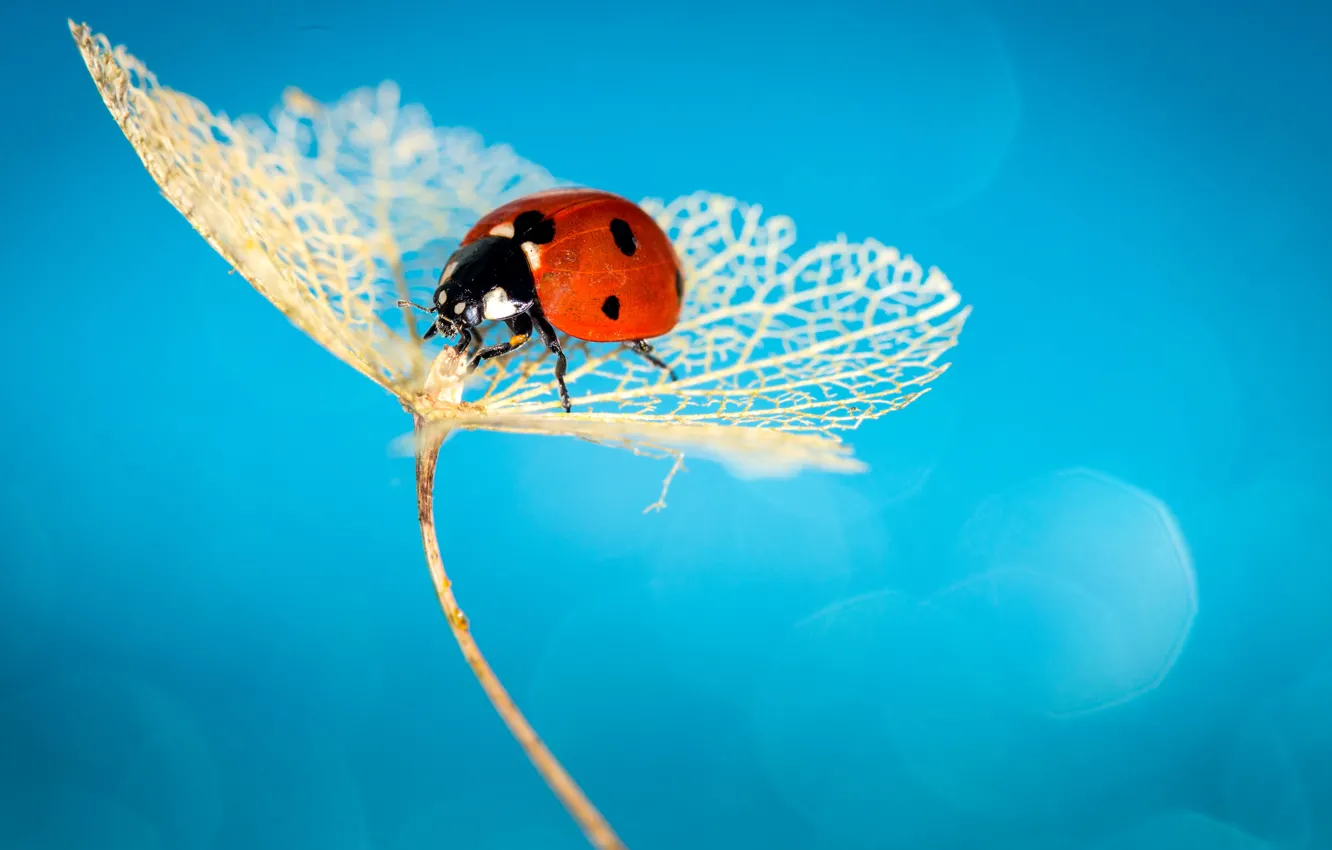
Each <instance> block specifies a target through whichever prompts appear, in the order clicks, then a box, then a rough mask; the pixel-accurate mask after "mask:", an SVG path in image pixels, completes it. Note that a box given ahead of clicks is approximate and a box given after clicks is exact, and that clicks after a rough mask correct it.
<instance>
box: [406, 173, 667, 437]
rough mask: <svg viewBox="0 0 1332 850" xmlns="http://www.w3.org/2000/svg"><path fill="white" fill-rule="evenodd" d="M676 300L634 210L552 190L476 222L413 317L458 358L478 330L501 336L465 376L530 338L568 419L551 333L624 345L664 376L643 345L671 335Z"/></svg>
mask: <svg viewBox="0 0 1332 850" xmlns="http://www.w3.org/2000/svg"><path fill="white" fill-rule="evenodd" d="M683 298H684V278H683V275H682V273H681V268H680V261H679V259H678V258H677V257H676V254H675V250H674V248H673V247H672V246H671V242H670V240H669V239H668V238H667V236H666V234H665V233H664V232H663V231H662V229H661V228H660V227H659V226H658V225H657V223H656V222H655V221H653V220H652V217H651V216H649V215H648V214H647V213H646V212H644V211H643V210H642V209H640V208H639V207H638V205H637V204H635V203H633V202H632V201H629V200H626V199H625V198H622V197H620V196H619V195H613V194H611V193H610V192H602V191H599V190H596V189H552V190H550V191H546V192H537V193H535V194H532V195H527V196H526V197H523V198H519V199H518V200H516V201H511V202H509V203H507V204H504V205H503V206H501V207H499V208H498V209H496V210H494V211H492V212H490V213H489V214H487V215H486V216H484V217H483V218H482V219H481V220H480V221H478V222H477V223H476V225H475V226H473V227H472V229H471V230H470V231H468V233H467V235H466V236H464V237H463V240H462V244H461V245H460V246H459V247H458V250H457V251H455V252H454V253H453V255H452V256H451V257H449V259H448V262H447V263H445V264H444V270H443V271H442V272H441V273H440V276H439V285H438V287H437V288H436V289H435V296H434V299H433V302H432V304H431V306H429V307H420V309H422V310H426V311H428V312H431V313H435V314H436V317H435V322H434V324H432V325H431V326H430V329H429V330H427V331H426V333H425V338H426V339H429V338H430V337H432V336H434V335H436V334H442V335H446V336H450V335H455V334H456V335H457V337H458V341H457V343H456V344H455V345H454V348H455V350H456V351H458V353H459V354H462V353H466V352H469V351H471V350H472V348H473V346H474V345H476V344H477V343H479V341H480V336H479V335H478V334H476V333H475V332H474V331H473V328H474V327H476V326H477V325H479V324H481V323H482V322H486V321H503V322H504V323H505V324H507V325H508V326H509V330H510V332H511V333H512V336H510V337H509V339H508V341H507V342H501V343H498V344H496V345H491V346H486V347H485V348H481V349H480V350H478V351H476V352H474V353H473V354H472V356H471V358H470V360H469V362H468V367H467V368H468V371H469V372H470V371H471V370H472V369H475V368H476V366H477V364H479V363H480V362H481V361H482V360H486V359H488V358H491V357H498V356H500V355H502V354H507V353H509V352H510V351H513V350H514V349H516V348H519V347H520V346H522V345H524V344H525V343H526V342H527V341H528V340H529V339H531V337H532V332H533V330H535V331H536V333H538V334H539V335H540V336H541V341H542V342H543V343H545V345H546V347H547V348H549V349H550V351H551V353H553V354H554V355H555V357H556V362H555V379H556V380H557V381H558V382H559V386H560V402H561V403H562V404H563V405H564V410H565V412H566V413H567V412H568V411H569V409H570V403H569V391H568V389H567V388H566V387H565V385H564V372H565V368H566V365H567V364H566V360H565V356H564V352H563V350H562V349H561V347H560V341H559V338H558V337H557V336H556V334H555V332H556V331H557V330H559V331H563V332H564V333H565V334H568V335H569V336H571V337H574V338H576V339H582V340H587V341H589V342H622V343H625V344H627V345H628V346H629V347H630V348H631V349H632V350H633V351H634V352H636V353H638V354H640V355H642V356H643V357H644V358H646V359H647V360H648V361H650V362H651V363H652V364H653V365H655V366H657V367H659V368H661V369H664V370H667V371H668V372H669V371H670V370H669V367H668V366H667V365H666V364H665V363H663V362H662V361H661V360H660V359H659V358H657V357H656V356H654V355H653V354H652V346H650V345H648V343H647V340H648V339H650V338H652V337H657V336H661V335H662V334H665V333H667V332H668V331H670V330H671V328H673V327H675V323H676V322H677V321H678V320H679V318H680V304H681V301H682V300H683ZM400 303H403V304H404V305H405V304H406V302H400ZM416 306H419V305H416ZM671 377H672V378H674V377H675V375H674V374H673V373H672V374H671Z"/></svg>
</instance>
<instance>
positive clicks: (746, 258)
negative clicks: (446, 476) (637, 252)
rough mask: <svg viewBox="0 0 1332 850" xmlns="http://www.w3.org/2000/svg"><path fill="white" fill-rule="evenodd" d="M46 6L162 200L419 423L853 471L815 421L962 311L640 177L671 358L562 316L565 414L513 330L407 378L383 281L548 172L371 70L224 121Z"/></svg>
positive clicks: (950, 325)
mask: <svg viewBox="0 0 1332 850" xmlns="http://www.w3.org/2000/svg"><path fill="white" fill-rule="evenodd" d="M70 26H71V30H72V32H73V33H74V36H75V39H76V40H77V42H78V45H79V49H80V51H81V52H82V54H83V56H84V59H85V61H86V62H87V65H88V68H89V71H90V72H91V73H92V75H93V79H94V80H95V82H96V83H97V86H98V89H99V90H100V92H101V94H102V97H103V99H104V101H105V102H106V105H107V107H108V108H109V109H110V110H111V113H112V115H113V116H114V117H115V119H116V121H117V123H119V125H120V127H121V129H122V130H123V131H124V133H125V135H126V137H127V138H128V139H129V140H130V142H131V144H133V145H134V148H135V150H136V151H137V152H138V154H139V156H140V158H141V159H142V160H143V162H144V165H145V166H146V167H147V168H148V171H149V172H150V173H151V174H152V176H153V178H154V179H155V180H156V181H157V183H158V184H159V186H160V187H161V188H162V192H163V194H164V195H166V197H167V198H168V199H169V200H170V201H171V203H172V204H174V205H175V206H176V208H177V209H178V210H180V211H181V213H182V214H184V215H185V217H186V218H187V219H189V221H190V223H191V224H192V225H193V226H194V227H195V229H196V230H198V231H199V232H200V233H201V234H202V235H203V236H204V238H205V239H207V240H208V241H209V243H210V244H211V245H212V246H213V247H214V248H215V249H216V250H217V251H218V252H219V253H220V254H222V256H223V257H225V258H226V259H227V260H228V261H229V262H230V263H232V265H234V266H235V267H236V268H237V269H238V270H239V271H240V272H241V274H243V275H244V276H245V278H246V279H247V280H249V281H250V283H251V284H252V285H253V286H254V287H255V289H257V290H258V291H259V292H260V293H262V294H263V295H264V296H265V297H267V298H268V299H269V300H270V301H272V302H273V304H274V305H276V306H277V307H278V309H280V310H281V311H282V312H283V313H284V314H285V315H286V316H287V317H288V318H289V319H290V320H291V321H292V323H293V324H295V325H296V326H297V327H299V328H301V329H302V330H304V331H305V332H306V333H307V334H309V335H310V336H311V337H313V338H314V339H315V340H316V341H317V342H319V343H320V344H321V345H323V346H324V347H326V348H328V349H329V350H330V351H332V352H333V353H334V354H335V355H337V356H338V357H340V358H341V359H342V360H344V361H346V362H347V363H349V364H351V365H352V366H353V367H354V368H356V369H357V370H359V371H360V372H362V373H363V374H365V375H366V376H367V377H369V378H371V379H372V380H374V381H376V382H377V383H379V384H380V385H382V386H383V387H385V388H386V389H387V390H389V391H390V392H392V393H394V394H395V395H397V396H398V397H399V399H400V400H401V401H402V403H403V405H404V407H406V408H407V409H408V410H410V411H412V412H413V413H417V414H420V415H422V416H424V417H426V418H428V419H431V420H435V421H437V422H439V423H440V425H439V427H441V428H459V429H466V430H475V429H488V430H495V431H506V432H516V433H535V434H551V435H566V436H576V437H581V438H583V439H589V440H593V441H595V442H600V443H605V444H609V445H621V446H625V447H630V448H638V449H641V450H647V451H649V452H651V451H661V452H665V453H667V454H672V455H675V456H677V457H678V456H679V455H680V453H681V452H687V453H690V454H700V455H703V456H708V457H713V458H717V459H720V460H722V461H724V462H727V463H728V464H729V465H730V466H731V467H732V468H734V469H737V470H739V471H742V472H746V473H749V474H786V473H790V472H793V471H797V470H799V469H802V468H820V469H827V470H832V471H843V472H848V471H855V470H859V469H861V468H863V467H862V465H861V464H859V463H858V462H856V461H854V460H853V459H852V458H851V457H850V450H849V448H848V447H847V446H846V445H845V444H844V443H843V442H842V441H841V440H840V438H839V437H838V436H837V434H836V432H838V431H842V430H845V429H850V428H855V427H857V426H858V425H859V424H860V423H861V422H863V421H865V420H867V419H873V418H876V417H879V416H882V415H883V414H885V413H887V412H889V411H892V410H897V409H900V408H902V407H904V406H906V405H907V404H909V403H911V402H912V401H914V400H915V399H916V398H918V397H919V396H920V394H921V393H922V392H923V391H924V390H925V389H926V388H927V385H928V384H929V383H930V382H931V381H933V380H934V379H935V378H936V377H938V376H939V375H940V374H941V373H942V372H943V371H944V370H945V369H946V368H947V364H945V363H943V362H942V361H941V357H942V355H943V354H944V352H946V351H947V350H948V349H949V348H951V347H952V346H953V345H955V344H956V343H957V339H958V335H959V333H960V332H961V330H962V327H963V324H964V323H965V321H966V318H967V315H968V313H969V308H966V307H964V306H963V305H962V303H961V299H960V297H959V296H958V294H957V293H956V292H955V291H954V290H953V288H952V285H951V284H950V283H949V281H948V279H947V278H946V277H945V276H944V275H943V273H942V272H940V271H939V270H938V269H935V268H930V269H928V270H926V269H924V268H923V267H921V266H920V265H919V264H918V263H917V262H916V261H915V260H913V259H912V258H910V257H909V256H908V257H903V256H902V255H901V254H899V253H898V251H897V250H896V249H893V248H890V247H887V246H884V245H882V244H880V243H878V242H874V241H867V242H863V243H857V242H848V241H847V240H846V239H845V238H839V239H838V240H836V241H833V242H825V243H822V244H818V245H815V246H814V247H812V248H810V249H809V250H807V251H804V252H803V253H797V252H796V251H795V244H796V235H795V226H794V224H793V223H792V222H791V220H790V219H789V218H786V217H784V216H768V217H766V218H765V217H764V215H763V213H762V210H761V208H760V207H758V206H754V205H748V204H744V203H741V202H739V201H736V200H735V199H732V198H727V197H724V196H720V195H715V194H708V193H702V192H700V193H696V194H692V195H688V196H685V197H682V198H679V199H677V200H675V201H672V202H670V203H663V202H661V201H658V200H655V199H647V200H645V201H643V202H642V206H643V207H644V209H646V210H647V211H648V212H649V213H650V214H652V215H654V216H655V217H656V218H657V220H658V221H659V222H660V223H661V224H662V226H663V227H664V228H665V229H666V230H667V232H668V234H669V235H670V236H671V239H672V241H673V242H674V244H675V246H676V248H677V251H678V252H679V255H680V257H681V259H682V260H683V262H684V265H685V268H686V269H687V274H688V278H687V282H686V288H687V294H686V305H685V311H684V314H683V315H682V317H681V321H680V323H679V325H678V326H677V327H676V328H675V330H674V331H672V332H671V333H670V334H669V335H667V336H665V337H663V338H661V339H658V340H654V341H653V343H654V345H655V346H656V348H657V353H658V354H659V356H661V357H662V358H663V359H665V360H666V361H667V362H668V363H670V364H671V365H672V366H673V367H674V369H675V371H676V373H677V374H678V380H675V381H672V382H667V381H666V376H665V375H664V374H663V373H662V372H661V371H660V370H658V369H656V368H654V367H652V366H651V365H649V364H647V363H645V362H644V361H642V360H641V359H640V358H637V357H635V356H633V355H632V354H629V353H628V352H626V351H625V350H624V348H623V347H621V346H617V345H608V344H599V343H586V342H582V341H579V340H572V339H566V340H565V344H566V351H567V353H568V356H569V372H568V376H567V381H568V384H569V387H570V392H571V394H572V396H573V402H574V412H573V413H572V414H564V413H563V412H561V411H560V408H559V399H558V394H557V390H556V384H555V381H554V376H553V373H552V369H551V366H552V364H551V362H550V356H549V354H548V353H547V352H546V351H544V350H543V349H541V348H540V347H539V346H537V345H528V346H526V347H525V348H523V349H520V350H519V351H518V352H515V353H514V354H512V355H509V356H507V357H504V358H497V359H496V360H491V361H488V362H487V363H486V364H484V366H483V368H481V369H480V370H478V371H477V373H475V374H474V375H472V376H471V377H470V378H469V379H467V386H466V387H465V388H459V387H457V386H455V385H453V384H452V383H450V382H445V383H449V384H450V385H449V388H448V389H447V391H444V390H442V389H441V387H442V385H441V384H439V383H438V382H436V383H435V384H434V385H430V386H428V385H427V383H428V382H427V377H428V376H429V375H430V374H431V369H432V363H433V367H434V369H435V374H436V376H438V375H439V373H440V369H441V368H444V369H445V371H449V370H454V369H455V367H456V366H457V365H458V364H457V363H455V362H453V361H451V360H449V359H448V358H449V357H451V353H449V352H448V350H447V349H444V354H442V355H441V354H438V353H437V352H439V351H440V350H441V349H440V346H439V344H438V343H430V344H426V345H423V344H422V343H421V341H420V336H419V331H420V330H421V328H420V327H419V323H420V320H419V319H418V318H417V317H416V316H413V315H412V313H411V311H410V308H408V309H407V310H406V311H404V310H403V309H402V308H400V307H398V306H396V302H397V301H398V300H399V299H404V298H406V299H411V300H416V301H418V302H421V301H428V300H429V299H430V295H431V293H432V291H433V289H434V285H435V278H436V276H437V274H438V272H439V270H440V268H441V267H442V266H443V265H444V260H445V259H446V258H447V257H448V255H449V254H450V253H451V252H452V250H453V249H454V248H455V247H456V246H457V244H458V241H459V239H460V238H461V237H462V235H463V234H464V233H465V232H466V230H467V228H468V227H469V226H470V224H471V223H472V222H474V221H475V220H476V219H477V218H479V217H480V216H481V215H482V214H483V213H485V212H487V211H489V210H490V209H492V208H494V207H495V206H498V205H499V204H502V203H504V202H506V201H508V200H511V199H513V198H516V197H519V196H521V195H525V194H528V193H530V192H533V191H537V190H540V189H546V188H550V187H552V186H556V185H566V184H562V183H561V182H560V181H557V180H556V179H554V178H553V177H552V176H551V175H550V174H549V173H548V172H546V171H545V170H544V169H541V168H540V167H538V166H536V165H534V164H532V163H530V162H527V161H526V160H523V159H522V158H520V157H519V156H517V155H516V154H515V153H514V152H513V151H512V150H511V149H509V148H508V147H506V146H503V145H495V146H487V145H485V144H484V143H483V142H482V141H481V139H480V138H479V137H478V136H477V135H476V134H475V133H473V132H471V131H467V130H458V129H444V128H437V127H434V126H433V125H432V124H431V121H430V118H429V116H428V115H427V114H426V113H425V111H424V110H423V109H422V108H420V107H419V106H403V105H401V104H400V103H399V99H398V91H397V88H396V87H395V86H394V85H393V84H392V83H384V84H382V85H380V86H379V87H378V88H375V89H363V90H359V91H356V92H352V93H351V94H349V95H347V96H346V97H344V98H342V99H341V100H340V101H338V102H337V103H334V104H331V105H326V104H321V103H318V102H316V101H315V100H313V99H312V98H310V97H309V96H308V95H305V94H304V93H302V92H300V91H298V90H296V89H288V90H287V92H285V93H284V96H283V100H282V104H281V105H280V106H279V107H278V108H277V109H275V110H274V112H273V114H272V115H271V116H270V118H269V119H268V120H263V119H260V118H257V117H244V118H240V119H235V120H232V119H228V118H227V117H226V116H225V115H222V114H214V113H212V112H210V111H209V110H208V108H207V107H206V106H204V105H203V104H202V103H200V102H199V101H197V100H195V99H193V98H191V97H189V96H187V95H184V94H182V93H179V92H176V91H173V90H171V89H169V88H165V87H163V86H161V85H159V84H158V83H157V81H156V79H155V78H154V77H153V75H152V74H151V73H150V72H149V71H148V70H147V69H146V68H145V67H144V66H143V65H142V64H141V63H140V62H139V61H138V60H136V59H135V58H134V57H133V56H131V55H129V54H128V53H127V52H126V51H125V50H124V49H123V48H121V47H116V48H112V47H111V46H110V45H109V43H108V42H107V41H106V39H105V38H104V37H102V36H94V35H92V34H91V33H90V32H89V30H88V29H87V28H86V27H83V26H76V25H74V24H73V23H71V25H70ZM490 330H491V333H493V334H495V335H496V336H495V337H494V338H498V336H499V335H503V334H507V330H506V329H504V328H492V329H490ZM439 357H443V358H444V360H445V362H443V363H442V364H441V363H440V362H434V361H436V358H439ZM457 377H459V376H456V375H455V376H454V378H457ZM452 380H453V379H451V381H452ZM736 426H745V427H736Z"/></svg>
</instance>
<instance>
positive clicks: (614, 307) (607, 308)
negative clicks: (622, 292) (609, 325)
mask: <svg viewBox="0 0 1332 850" xmlns="http://www.w3.org/2000/svg"><path fill="white" fill-rule="evenodd" d="M601 312H603V313H605V314H606V318H608V319H610V320H611V321H612V322H613V321H615V320H616V319H618V318H620V299H618V298H616V297H615V296H614V295H612V296H610V297H608V298H607V299H606V300H605V301H602V302H601Z"/></svg>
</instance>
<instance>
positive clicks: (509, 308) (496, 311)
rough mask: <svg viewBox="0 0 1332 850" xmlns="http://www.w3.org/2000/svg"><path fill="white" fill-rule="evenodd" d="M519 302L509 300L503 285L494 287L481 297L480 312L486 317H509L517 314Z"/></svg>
mask: <svg viewBox="0 0 1332 850" xmlns="http://www.w3.org/2000/svg"><path fill="white" fill-rule="evenodd" d="M520 306H521V305H519V304H516V303H514V302H513V301H510V300H509V293H507V292H505V291H504V289H503V287H499V286H497V287H495V288H494V289H492V290H490V291H489V292H487V293H486V295H485V297H484V298H482V299H481V314H482V315H483V316H485V317H486V318H487V319H509V318H512V317H514V316H516V315H518V313H519V310H520Z"/></svg>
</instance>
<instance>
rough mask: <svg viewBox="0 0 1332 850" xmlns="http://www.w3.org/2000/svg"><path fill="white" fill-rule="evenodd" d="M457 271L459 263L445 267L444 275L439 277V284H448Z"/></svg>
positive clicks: (452, 263)
mask: <svg viewBox="0 0 1332 850" xmlns="http://www.w3.org/2000/svg"><path fill="white" fill-rule="evenodd" d="M457 270H458V261H457V260H454V261H453V262H451V263H449V264H448V265H447V266H445V267H444V274H442V275H440V276H439V282H440V283H448V282H449V278H451V277H453V273H454V272H456V271H457Z"/></svg>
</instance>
